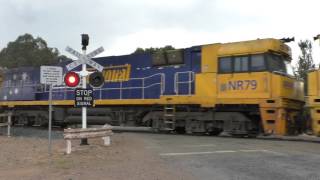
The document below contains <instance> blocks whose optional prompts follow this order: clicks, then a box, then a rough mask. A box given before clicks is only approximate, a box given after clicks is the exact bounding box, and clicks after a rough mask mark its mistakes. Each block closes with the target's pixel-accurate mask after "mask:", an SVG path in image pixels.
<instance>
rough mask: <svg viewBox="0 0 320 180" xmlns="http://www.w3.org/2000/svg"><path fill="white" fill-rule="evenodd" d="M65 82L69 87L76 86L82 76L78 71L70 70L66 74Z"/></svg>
mask: <svg viewBox="0 0 320 180" xmlns="http://www.w3.org/2000/svg"><path fill="white" fill-rule="evenodd" d="M64 82H65V83H66V85H67V86H69V87H76V86H77V85H78V84H79V82H80V77H79V75H78V74H77V73H75V72H73V71H70V72H68V73H67V74H66V75H65V76H64Z"/></svg>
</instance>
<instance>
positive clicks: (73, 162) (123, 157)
mask: <svg viewBox="0 0 320 180" xmlns="http://www.w3.org/2000/svg"><path fill="white" fill-rule="evenodd" d="M111 140H112V144H111V146H109V147H104V146H102V140H101V139H94V140H92V139H90V140H89V143H90V146H81V147H80V146H79V142H78V141H73V144H72V145H73V146H76V150H75V151H74V152H72V153H71V155H65V142H64V141H63V140H62V139H61V138H60V139H56V140H53V146H52V147H53V155H52V156H51V157H49V156H48V141H47V139H45V138H38V137H22V136H20V137H15V136H13V137H10V138H8V137H6V136H3V135H0V150H1V152H0V179H1V180H2V179H3V180H11V179H12V180H18V179H19V180H20V179H21V180H22V179H23V180H38V179H46V180H47V179H52V180H53V179H54V180H60V179H61V180H94V179H103V180H105V179H106V180H108V179H119V180H120V179H121V180H124V179H130V180H131V179H133V180H141V179H148V180H152V179H155V180H160V179H161V180H162V179H166V180H171V179H174V180H176V179H177V180H178V179H181V180H182V179H183V180H186V179H194V178H193V177H191V175H188V173H186V172H184V171H183V170H182V169H171V168H169V167H167V166H166V164H165V162H164V161H163V160H162V159H160V158H159V156H157V155H156V154H153V152H150V151H149V150H148V149H146V148H145V144H144V142H143V140H141V139H140V138H139V136H138V135H137V134H132V133H116V134H115V135H113V137H112V138H111Z"/></svg>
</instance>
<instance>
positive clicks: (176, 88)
mask: <svg viewBox="0 0 320 180" xmlns="http://www.w3.org/2000/svg"><path fill="white" fill-rule="evenodd" d="M182 74H187V75H188V80H187V81H179V76H180V75H182ZM192 82H194V72H193V71H183V72H176V73H175V74H174V92H175V93H176V95H179V84H188V94H189V95H191V93H192V89H191V88H192V86H191V85H192Z"/></svg>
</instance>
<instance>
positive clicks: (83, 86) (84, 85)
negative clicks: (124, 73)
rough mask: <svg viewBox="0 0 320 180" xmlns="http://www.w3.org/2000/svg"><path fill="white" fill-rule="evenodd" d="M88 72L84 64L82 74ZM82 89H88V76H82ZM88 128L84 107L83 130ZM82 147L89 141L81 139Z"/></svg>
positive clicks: (84, 52)
mask: <svg viewBox="0 0 320 180" xmlns="http://www.w3.org/2000/svg"><path fill="white" fill-rule="evenodd" d="M82 52H83V55H84V56H85V55H86V50H85V49H83V50H82ZM86 71H87V65H86V64H85V63H83V64H82V73H84V74H85V73H86ZM81 78H82V88H83V89H86V88H87V79H86V76H84V75H83V76H82V77H81ZM86 128H87V107H82V129H86ZM80 145H88V139H87V138H83V139H81V143H80Z"/></svg>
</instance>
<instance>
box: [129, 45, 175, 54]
mask: <svg viewBox="0 0 320 180" xmlns="http://www.w3.org/2000/svg"><path fill="white" fill-rule="evenodd" d="M174 49H175V48H174V47H173V46H171V45H167V46H165V47H161V48H153V47H150V48H145V49H143V48H140V47H138V48H137V49H136V50H135V51H134V52H133V53H132V54H140V53H155V52H158V51H168V50H174Z"/></svg>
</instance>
